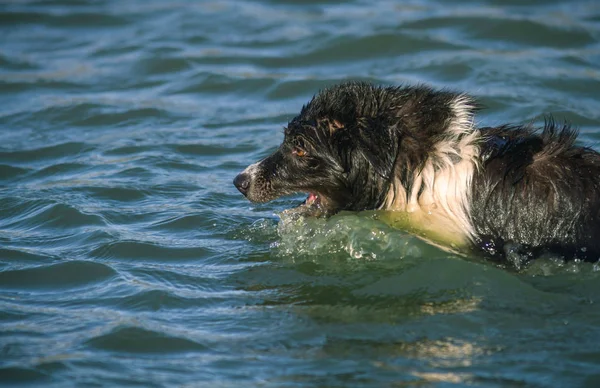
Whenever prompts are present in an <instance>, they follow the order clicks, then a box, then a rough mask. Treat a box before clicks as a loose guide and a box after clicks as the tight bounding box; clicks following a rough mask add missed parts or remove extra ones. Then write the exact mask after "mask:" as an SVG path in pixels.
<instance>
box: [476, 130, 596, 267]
mask: <svg viewBox="0 0 600 388" xmlns="http://www.w3.org/2000/svg"><path fill="white" fill-rule="evenodd" d="M481 133H482V139H484V141H483V145H482V147H481V164H482V165H481V168H480V169H479V170H478V172H476V173H475V175H474V177H473V183H472V201H471V217H472V221H473V226H474V227H475V231H476V235H477V236H478V239H479V245H480V246H481V248H482V249H484V250H485V251H486V252H487V253H489V254H492V255H498V254H499V256H503V255H504V254H505V252H504V251H505V250H506V245H507V244H510V246H511V247H517V249H519V250H521V251H522V252H526V253H528V254H530V255H532V256H537V255H539V254H540V253H543V252H545V251H548V252H553V253H561V254H563V255H565V256H567V258H569V259H570V258H581V259H587V260H594V261H595V260H598V258H599V257H600V155H599V154H598V153H597V152H595V151H593V150H591V149H589V148H584V147H579V146H576V145H575V139H576V137H577V132H576V131H575V130H573V129H571V128H570V127H569V126H567V125H565V126H563V127H557V126H556V125H555V123H554V122H553V121H552V120H550V121H548V122H547V123H546V125H545V127H544V129H543V131H542V132H541V133H535V132H534V131H532V130H531V129H529V128H523V127H516V128H515V127H512V128H511V127H499V128H483V129H481Z"/></svg>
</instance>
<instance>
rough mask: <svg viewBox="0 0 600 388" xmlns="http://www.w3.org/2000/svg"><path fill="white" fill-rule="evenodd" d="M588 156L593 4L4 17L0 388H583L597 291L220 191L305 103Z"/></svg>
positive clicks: (332, 5) (32, 10) (597, 274)
mask: <svg viewBox="0 0 600 388" xmlns="http://www.w3.org/2000/svg"><path fill="white" fill-rule="evenodd" d="M347 79H363V80H370V81H373V82H376V83H382V84H400V83H427V84H430V85H433V86H436V87H441V88H452V89H455V90H460V91H466V92H468V93H470V94H472V95H474V96H475V97H476V98H477V99H478V100H479V101H480V102H481V103H482V104H483V105H485V106H486V109H485V110H483V111H482V112H481V113H480V114H479V115H478V124H481V125H497V124H502V123H506V122H512V123H524V122H531V121H535V122H542V121H543V114H544V113H553V114H554V115H555V117H556V118H557V119H558V120H559V121H560V120H563V119H568V120H570V121H572V122H573V123H574V124H575V125H576V126H577V127H579V128H580V129H581V133H582V135H581V138H580V141H581V143H582V144H585V145H588V146H592V147H597V143H598V140H599V139H600V101H599V100H600V5H598V2H597V1H562V2H561V1H510V2H505V1H499V0H488V1H485V0H482V1H443V2H442V1H439V2H436V1H428V0H418V1H409V2H396V1H377V2H370V1H349V2H343V3H337V2H332V1H316V0H313V1H305V2H302V1H289V0H288V1H284V0H262V1H246V2H244V1H230V0H220V1H214V2H209V1H178V2H167V1H159V0H153V1H142V0H138V1H117V0H112V1H109V0H107V1H96V0H82V1H69V0H62V1H61V0H48V1H42V0H40V1H35V0H27V1H8V2H2V4H0V384H3V385H6V386H16V385H17V384H20V385H25V386H27V385H29V386H39V387H70V386H85V387H91V386H106V387H115V386H144V387H160V386H169V387H171V386H206V387H253V386H257V387H350V386H364V387H392V386H453V385H456V386H463V385H475V386H490V387H496V386H536V387H541V386H557V387H571V386H588V387H597V386H599V385H600V308H599V307H598V302H600V296H599V295H600V271H599V268H598V266H597V265H596V266H595V265H594V264H582V263H566V264H565V263H562V262H560V261H557V260H553V259H552V258H546V259H543V260H539V261H537V262H536V263H534V264H533V265H532V266H531V267H529V268H527V269H525V270H522V271H518V272H517V271H514V270H507V269H503V268H498V267H496V266H494V265H493V264H490V263H486V262H484V261H481V260H477V259H475V258H463V257H458V256H455V255H452V254H449V253H447V252H444V251H442V250H439V249H437V248H436V247H434V246H431V245H429V244H427V243H425V242H423V241H421V240H419V239H418V238H416V237H413V236H411V235H410V234H406V233H404V232H402V231H398V230H395V229H392V228H390V227H389V226H388V225H386V224H384V223H383V222H381V221H378V220H377V219H376V217H373V215H372V214H368V213H365V214H352V213H348V214H341V215H338V216H335V217H332V218H331V219H328V220H322V219H319V220H316V219H312V220H308V221H306V222H298V221H295V220H291V219H286V218H284V219H283V220H282V221H281V222H280V221H279V218H278V217H277V213H279V212H280V211H282V210H284V209H286V208H288V207H290V206H292V205H295V204H297V203H298V202H299V201H300V200H301V199H302V198H300V197H292V198H283V199H280V200H277V201H274V202H272V203H269V204H262V205H252V204H250V203H249V202H247V201H246V200H245V198H243V197H242V196H241V195H240V194H239V193H238V192H237V191H236V190H235V188H234V187H233V185H232V184H231V181H232V179H233V177H234V176H235V175H236V174H237V173H238V172H239V171H241V170H242V169H243V168H244V167H245V166H246V165H248V164H250V163H252V162H254V161H256V160H258V159H259V158H261V157H263V156H265V155H267V154H268V153H270V152H271V151H272V150H273V149H274V148H275V147H276V146H277V145H278V144H279V143H280V141H281V139H282V130H281V129H282V127H283V126H284V125H285V124H286V122H287V120H289V119H291V118H292V117H293V116H294V115H295V114H296V113H298V112H299V109H300V107H301V106H302V104H304V103H305V102H307V100H308V99H309V98H310V97H311V96H312V95H313V94H314V93H315V92H316V91H317V90H318V89H319V88H322V87H324V86H327V85H330V84H332V83H335V82H339V81H342V80H347Z"/></svg>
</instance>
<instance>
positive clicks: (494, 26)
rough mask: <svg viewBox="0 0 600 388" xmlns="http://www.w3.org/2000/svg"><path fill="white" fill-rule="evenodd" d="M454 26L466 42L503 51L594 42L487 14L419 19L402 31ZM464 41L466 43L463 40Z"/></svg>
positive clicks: (574, 32)
mask: <svg viewBox="0 0 600 388" xmlns="http://www.w3.org/2000/svg"><path fill="white" fill-rule="evenodd" d="M457 25H459V26H461V29H462V30H465V31H467V32H468V36H469V39H468V40H471V41H472V39H477V40H479V41H484V42H485V41H488V42H489V41H496V42H499V43H501V44H502V46H504V47H506V45H507V44H511V43H512V44H515V45H518V46H532V47H556V48H560V47H577V46H586V45H589V44H592V43H594V42H595V41H596V39H595V38H594V37H593V36H592V34H591V33H590V32H588V31H586V30H584V29H583V28H568V27H562V26H553V25H548V24H543V23H541V22H539V21H536V20H528V19H517V18H508V17H505V18H491V17H489V15H487V14H482V15H475V16H466V17H461V16H454V15H453V16H449V17H445V16H444V17H435V18H423V19H420V20H418V21H412V22H407V23H404V24H403V28H414V29H419V30H427V31H431V30H434V29H450V28H453V27H455V26H457ZM464 41H465V42H467V39H464Z"/></svg>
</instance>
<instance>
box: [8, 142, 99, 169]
mask: <svg viewBox="0 0 600 388" xmlns="http://www.w3.org/2000/svg"><path fill="white" fill-rule="evenodd" d="M92 149H93V147H92V146H90V145H88V144H85V143H78V142H67V143H61V144H56V145H51V146H46V147H40V148H33V149H29V150H18V151H6V150H3V151H0V162H3V163H17V164H19V163H21V164H33V163H39V162H40V161H52V160H54V161H56V160H61V159H65V158H69V157H73V156H76V155H79V154H81V153H84V152H88V151H90V150H92Z"/></svg>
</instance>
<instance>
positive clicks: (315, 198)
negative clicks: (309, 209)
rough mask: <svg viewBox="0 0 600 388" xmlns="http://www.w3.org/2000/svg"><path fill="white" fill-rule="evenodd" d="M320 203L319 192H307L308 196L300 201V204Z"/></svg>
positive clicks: (314, 204) (311, 204)
mask: <svg viewBox="0 0 600 388" xmlns="http://www.w3.org/2000/svg"><path fill="white" fill-rule="evenodd" d="M320 204H321V197H319V194H315V193H308V197H307V198H306V199H305V200H304V202H302V205H300V206H319V205H320Z"/></svg>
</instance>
